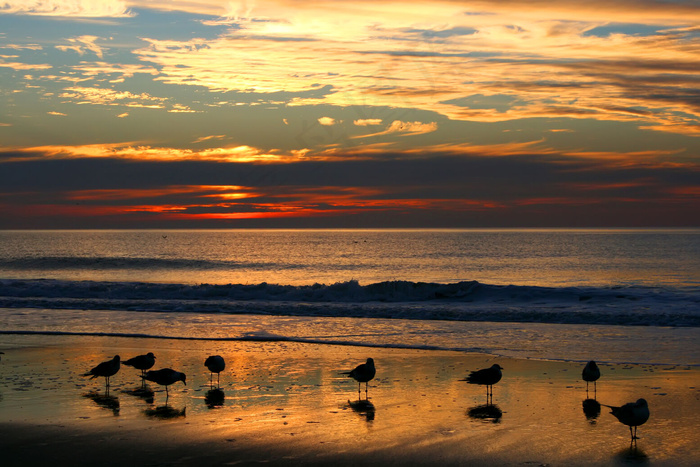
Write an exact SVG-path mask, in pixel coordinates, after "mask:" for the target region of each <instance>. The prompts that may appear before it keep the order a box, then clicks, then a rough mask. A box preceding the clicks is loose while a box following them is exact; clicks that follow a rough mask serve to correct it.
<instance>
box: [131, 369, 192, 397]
mask: <svg viewBox="0 0 700 467" xmlns="http://www.w3.org/2000/svg"><path fill="white" fill-rule="evenodd" d="M142 378H143V379H145V380H148V381H152V382H154V383H156V384H160V385H161V386H165V394H168V386H170V385H171V384H174V383H177V382H178V381H182V382H183V383H184V384H185V386H187V382H186V381H185V380H186V379H187V376H186V375H185V374H184V373H181V372H179V371H175V370H173V369H171V368H163V369H162V370H152V371H147V372H146V374H145V375H143V376H142Z"/></svg>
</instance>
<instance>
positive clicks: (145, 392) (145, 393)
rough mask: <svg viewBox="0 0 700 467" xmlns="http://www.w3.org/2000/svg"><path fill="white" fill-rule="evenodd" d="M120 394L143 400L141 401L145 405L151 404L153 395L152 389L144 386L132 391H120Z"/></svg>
mask: <svg viewBox="0 0 700 467" xmlns="http://www.w3.org/2000/svg"><path fill="white" fill-rule="evenodd" d="M122 392H123V393H124V394H128V395H130V396H135V397H138V398H140V399H143V401H144V402H146V403H147V404H153V398H154V395H155V393H154V392H153V389H151V388H150V387H148V386H145V385H144V386H143V387H138V388H134V389H122Z"/></svg>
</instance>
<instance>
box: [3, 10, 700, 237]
mask: <svg viewBox="0 0 700 467" xmlns="http://www.w3.org/2000/svg"><path fill="white" fill-rule="evenodd" d="M611 226H616V227H653V226H670V227H673V226H679V227H681V226H700V3H698V1H697V0H678V1H670V0H665V1H662V0H617V1H616V0H586V1H580V0H559V1H557V2H551V1H544V0H528V1H525V0H522V1H516V0H476V1H457V0H454V1H450V0H437V1H435V0H433V1H425V2H422V1H411V2H398V1H384V0H371V1H370V0H347V1H302V0H277V1H275V0H261V1H216V0H187V1H184V0H183V1H177V0H175V1H165V0H143V1H117V0H46V1H43V0H9V1H0V228H173V227H193V228H197V227H202V228H205V227H206V228H209V227H222V228H224V227H611Z"/></svg>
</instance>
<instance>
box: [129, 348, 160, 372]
mask: <svg viewBox="0 0 700 467" xmlns="http://www.w3.org/2000/svg"><path fill="white" fill-rule="evenodd" d="M123 363H124V365H129V366H133V367H134V368H136V369H137V370H141V376H143V375H144V374H145V373H146V370H150V369H151V368H153V365H155V364H156V356H155V355H153V352H148V353H147V354H146V355H139V356H137V357H134V358H130V359H129V360H127V361H125V362H123Z"/></svg>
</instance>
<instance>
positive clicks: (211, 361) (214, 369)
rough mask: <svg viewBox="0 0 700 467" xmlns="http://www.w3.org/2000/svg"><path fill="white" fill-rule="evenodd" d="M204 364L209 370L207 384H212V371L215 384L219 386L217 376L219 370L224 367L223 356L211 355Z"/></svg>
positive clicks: (219, 372) (219, 373) (222, 369)
mask: <svg viewBox="0 0 700 467" xmlns="http://www.w3.org/2000/svg"><path fill="white" fill-rule="evenodd" d="M204 365H206V367H207V368H208V369H209V371H210V372H211V379H210V380H209V386H212V385H213V384H214V373H216V385H217V386H219V385H220V384H219V376H220V375H221V372H222V371H224V368H226V362H225V361H224V357H222V356H220V355H212V356H210V357H208V358H207V359H206V360H205V361H204Z"/></svg>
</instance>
